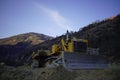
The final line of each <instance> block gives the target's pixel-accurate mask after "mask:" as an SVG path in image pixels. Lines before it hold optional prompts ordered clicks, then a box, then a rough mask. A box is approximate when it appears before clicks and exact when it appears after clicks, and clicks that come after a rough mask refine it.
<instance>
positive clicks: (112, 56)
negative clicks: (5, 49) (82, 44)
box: [34, 15, 120, 63]
mask: <svg viewBox="0 0 120 80" xmlns="http://www.w3.org/2000/svg"><path fill="white" fill-rule="evenodd" d="M119 34H120V15H117V16H114V17H111V18H107V19H105V20H102V21H97V22H93V23H91V24H89V25H87V26H85V27H83V28H81V29H80V30H79V31H78V32H70V35H71V36H74V37H76V38H81V39H88V41H89V47H93V48H99V49H100V55H104V56H106V57H107V58H108V59H109V61H110V62H112V63H113V62H115V63H120V57H119V56H120V51H119V49H120V42H119V41H120V37H119ZM62 37H65V35H62V36H59V37H57V38H55V39H52V40H49V41H45V42H43V43H41V44H39V45H35V47H34V50H38V49H41V48H42V49H51V47H52V45H53V44H57V43H59V42H60V39H61V38H62Z"/></svg>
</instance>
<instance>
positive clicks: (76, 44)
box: [73, 39, 88, 52]
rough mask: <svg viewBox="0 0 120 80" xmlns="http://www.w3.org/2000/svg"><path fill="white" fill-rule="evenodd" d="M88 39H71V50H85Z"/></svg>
mask: <svg viewBox="0 0 120 80" xmlns="http://www.w3.org/2000/svg"><path fill="white" fill-rule="evenodd" d="M87 47H88V41H87V40H85V39H78V40H75V39H73V52H86V51H87Z"/></svg>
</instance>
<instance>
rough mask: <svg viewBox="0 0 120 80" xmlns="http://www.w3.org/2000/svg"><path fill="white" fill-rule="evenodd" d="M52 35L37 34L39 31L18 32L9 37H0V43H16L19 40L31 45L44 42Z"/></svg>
mask: <svg viewBox="0 0 120 80" xmlns="http://www.w3.org/2000/svg"><path fill="white" fill-rule="evenodd" d="M52 38H53V37H50V36H47V35H44V34H39V33H34V32H30V33H25V34H20V35H16V36H12V37H9V38H4V39H0V45H16V44H18V43H19V42H24V43H29V44H31V45H36V44H39V43H41V42H44V41H46V40H50V39H52Z"/></svg>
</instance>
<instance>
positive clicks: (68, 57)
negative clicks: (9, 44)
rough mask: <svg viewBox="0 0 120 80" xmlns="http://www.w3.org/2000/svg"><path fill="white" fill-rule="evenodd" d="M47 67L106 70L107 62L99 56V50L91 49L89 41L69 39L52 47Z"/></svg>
mask: <svg viewBox="0 0 120 80" xmlns="http://www.w3.org/2000/svg"><path fill="white" fill-rule="evenodd" d="M44 62H45V64H46V66H48V67H55V66H59V65H62V66H64V67H65V68H66V69H91V68H92V69H93V68H106V67H107V60H106V59H105V58H104V57H103V56H100V55H99V49H95V48H89V47H88V40H86V39H77V38H75V37H69V32H68V31H67V34H66V38H62V39H61V41H60V42H59V44H54V45H53V46H52V52H51V55H49V56H48V57H46V58H45V59H44Z"/></svg>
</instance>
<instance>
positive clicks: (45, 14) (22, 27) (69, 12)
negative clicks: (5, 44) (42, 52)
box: [0, 0, 120, 38]
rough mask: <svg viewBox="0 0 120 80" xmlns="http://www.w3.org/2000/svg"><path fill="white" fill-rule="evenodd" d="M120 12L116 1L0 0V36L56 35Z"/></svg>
mask: <svg viewBox="0 0 120 80" xmlns="http://www.w3.org/2000/svg"><path fill="white" fill-rule="evenodd" d="M119 13H120V0H0V38H5V37H9V36H13V35H17V34H21V33H27V32H37V33H43V34H46V35H49V36H59V35H61V34H63V33H65V32H66V30H70V31H78V30H79V29H80V28H82V27H84V26H86V25H88V24H90V23H92V22H95V21H96V20H103V19H105V18H108V17H111V16H114V15H117V14H119Z"/></svg>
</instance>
